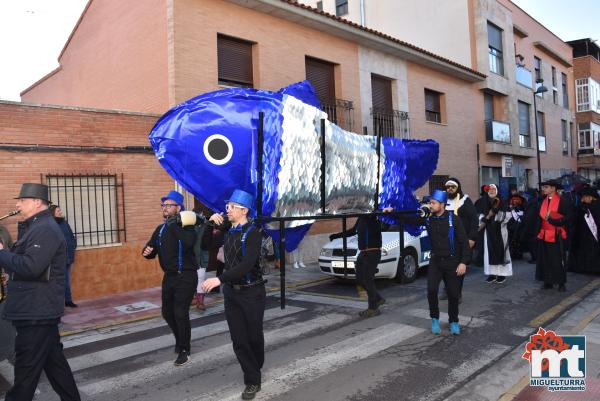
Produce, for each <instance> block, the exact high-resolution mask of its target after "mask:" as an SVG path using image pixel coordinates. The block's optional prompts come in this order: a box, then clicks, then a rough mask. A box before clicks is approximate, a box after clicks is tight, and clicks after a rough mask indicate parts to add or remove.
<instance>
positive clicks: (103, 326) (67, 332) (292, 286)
mask: <svg viewBox="0 0 600 401" xmlns="http://www.w3.org/2000/svg"><path fill="white" fill-rule="evenodd" d="M327 280H332V278H331V277H320V278H318V279H313V280H305V281H301V282H298V283H295V284H290V285H286V286H285V288H286V290H287V289H295V288H298V287H303V286H306V285H310V284H315V283H320V282H323V281H327ZM280 288H281V287H275V288H271V289H269V290H267V294H271V293H273V292H279V291H280ZM221 303H223V299H222V298H221V299H217V300H216V301H215V302H213V303H212V304H211V306H212V305H218V304H221ZM192 308H194V306H193V305H192V306H190V309H192ZM157 317H161V314H160V312H157V313H153V314H151V315H146V316H140V317H135V318H131V319H127V320H121V321H118V322H108V323H102V324H98V325H95V326H90V327H86V328H83V329H78V330H64V331H61V332H60V333H59V334H60V336H61V338H62V337H68V336H72V335H75V334H81V333H85V332H86V331H92V330H100V329H106V328H109V327H115V326H119V325H122V324H129V323H137V322H142V321H144V320H150V319H155V318H157Z"/></svg>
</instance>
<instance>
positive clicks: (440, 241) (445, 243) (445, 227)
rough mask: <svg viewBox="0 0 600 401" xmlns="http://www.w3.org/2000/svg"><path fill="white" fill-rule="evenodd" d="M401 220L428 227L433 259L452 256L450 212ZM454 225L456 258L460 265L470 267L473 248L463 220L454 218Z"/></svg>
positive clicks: (408, 217) (405, 217)
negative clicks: (438, 215) (470, 246)
mask: <svg viewBox="0 0 600 401" xmlns="http://www.w3.org/2000/svg"><path fill="white" fill-rule="evenodd" d="M401 218H402V220H405V221H406V222H407V223H409V224H414V225H418V226H425V227H427V233H428V234H429V239H430V241H431V253H432V256H431V257H432V258H434V257H442V258H447V257H450V256H451V249H450V237H449V229H450V224H449V212H448V211H446V212H444V214H443V215H442V216H440V217H435V216H431V217H430V218H425V217H418V216H403V217H401ZM452 224H453V225H454V256H455V257H456V259H457V260H458V261H459V263H464V264H466V265H468V264H469V263H470V262H471V248H469V240H468V238H467V233H466V232H465V228H464V226H463V224H462V220H461V219H460V218H458V219H457V218H456V216H454V217H453V219H452Z"/></svg>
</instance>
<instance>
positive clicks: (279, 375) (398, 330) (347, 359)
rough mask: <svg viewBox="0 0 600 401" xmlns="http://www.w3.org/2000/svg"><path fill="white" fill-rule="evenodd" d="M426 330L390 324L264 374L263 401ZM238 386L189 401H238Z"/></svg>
mask: <svg viewBox="0 0 600 401" xmlns="http://www.w3.org/2000/svg"><path fill="white" fill-rule="evenodd" d="M423 332H424V330H423V329H420V328H417V327H413V326H407V325H403V324H399V323H390V324H385V325H383V326H380V327H377V328H375V329H371V330H368V331H366V332H364V333H361V334H359V335H356V336H353V337H350V338H348V339H346V340H343V341H340V342H337V343H335V344H333V345H329V346H326V347H324V348H321V349H319V350H317V351H315V352H314V353H312V354H311V355H309V356H307V357H305V358H301V359H298V360H295V361H293V362H291V363H290V364H288V365H287V366H284V367H275V368H273V369H270V370H269V371H268V372H266V374H265V379H266V380H265V381H264V382H263V385H262V390H261V392H260V399H261V400H267V399H273V398H274V397H277V396H280V395H281V394H284V393H285V392H287V391H290V390H293V389H294V388H297V387H298V386H301V385H303V384H306V383H309V382H311V381H313V380H315V379H317V378H319V377H321V376H324V375H326V374H328V373H331V372H332V371H335V370H337V369H340V368H342V367H343V366H346V365H349V364H351V363H354V362H357V361H359V360H362V359H365V358H368V357H370V356H372V355H375V354H377V353H379V352H381V351H384V350H386V349H388V348H390V347H393V346H394V345H396V344H399V343H400V342H402V341H404V340H407V339H409V338H411V337H414V336H416V335H418V334H421V333H423ZM239 397H240V393H239V384H238V385H237V386H228V387H226V388H221V389H218V390H216V391H213V392H211V393H209V394H203V395H201V396H198V397H193V398H190V399H187V400H186V401H208V400H215V401H225V400H227V401H228V400H238V399H239Z"/></svg>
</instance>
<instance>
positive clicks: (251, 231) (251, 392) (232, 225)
mask: <svg viewBox="0 0 600 401" xmlns="http://www.w3.org/2000/svg"><path fill="white" fill-rule="evenodd" d="M253 206H254V196H252V195H251V194H249V193H248V192H245V191H242V190H236V191H234V193H233V194H232V195H231V198H230V199H229V200H227V204H226V210H227V218H228V220H225V219H224V218H223V216H222V215H221V214H214V215H212V216H211V217H210V221H212V222H213V224H215V225H216V226H217V227H218V229H219V230H221V231H223V232H225V233H226V234H225V244H224V245H223V247H224V254H225V269H224V271H223V273H222V274H221V275H220V276H219V277H215V278H209V279H207V280H205V281H204V284H203V285H202V287H203V288H204V291H206V292H209V291H211V290H212V289H213V288H215V287H217V286H219V285H221V284H224V285H223V296H224V298H225V317H226V318H227V325H228V326H229V332H230V334H231V341H232V343H233V351H234V352H235V355H236V357H237V359H238V361H239V363H240V365H241V367H242V370H243V372H244V384H245V385H246V387H245V389H244V392H243V393H242V399H244V400H251V399H253V398H254V397H255V396H256V393H258V392H259V391H260V385H261V381H262V376H261V369H262V367H263V364H264V362H265V339H264V333H263V318H264V313H265V302H266V291H265V280H263V277H262V270H261V267H260V264H259V262H260V258H259V257H260V246H261V242H262V238H261V233H260V231H259V229H258V227H255V226H254V224H253V223H251V222H250V221H248V213H249V212H250V211H251V210H252V208H253ZM205 232H206V234H207V236H211V235H212V230H206V231H205ZM205 238H207V237H205ZM207 242H209V241H207Z"/></svg>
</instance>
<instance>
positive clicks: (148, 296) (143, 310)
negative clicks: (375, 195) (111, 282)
mask: <svg viewBox="0 0 600 401" xmlns="http://www.w3.org/2000/svg"><path fill="white" fill-rule="evenodd" d="M285 273H286V274H285V282H286V288H296V287H299V286H302V285H305V284H309V283H313V282H318V281H322V280H328V279H329V277H328V276H325V275H323V274H322V273H321V272H320V270H319V266H318V264H317V263H313V264H307V266H306V268H302V269H294V268H292V267H291V266H289V265H287V267H286V272H285ZM207 276H208V277H214V273H208V274H207ZM280 277H281V276H280V274H279V271H277V270H274V269H271V272H270V273H269V274H267V275H265V279H267V284H266V288H267V292H278V291H279V288H280ZM222 301H223V297H222V295H221V294H217V293H212V294H209V295H207V296H206V298H205V305H206V307H207V310H210V308H211V307H213V306H215V305H217V304H220V303H221V302H222ZM77 305H78V306H79V307H78V308H66V310H65V315H64V316H63V318H62V325H61V335H63V336H66V335H71V334H75V333H79V332H82V331H86V330H92V329H100V328H103V327H109V326H113V325H116V324H122V323H129V322H135V321H140V320H146V319H152V318H155V317H159V316H160V307H161V288H160V287H153V288H147V289H144V290H139V291H132V292H127V293H122V294H117V295H110V296H106V297H101V298H97V299H94V300H86V301H79V302H77ZM192 308H194V310H195V311H196V313H202V311H199V310H197V309H196V308H195V307H192Z"/></svg>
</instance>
